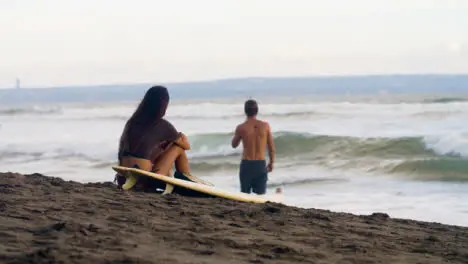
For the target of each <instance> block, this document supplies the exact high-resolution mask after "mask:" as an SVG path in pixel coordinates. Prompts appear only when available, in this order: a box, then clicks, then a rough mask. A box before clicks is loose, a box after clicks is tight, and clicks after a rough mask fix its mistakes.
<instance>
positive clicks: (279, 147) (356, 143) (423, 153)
mask: <svg viewBox="0 0 468 264" xmlns="http://www.w3.org/2000/svg"><path fill="white" fill-rule="evenodd" d="M232 136H233V133H210V134H198V135H189V139H190V141H191V145H192V149H191V150H190V151H189V152H188V155H189V158H190V166H191V168H192V170H193V171H195V172H196V173H201V174H204V173H211V172H216V171H223V170H224V171H230V173H232V172H233V171H237V170H238V166H239V161H240V155H241V151H242V149H241V147H240V148H237V149H233V148H232V147H231V145H230V141H231V138H232ZM273 136H274V142H275V145H276V155H277V166H276V167H277V168H279V169H286V170H288V168H289V167H290V166H293V167H307V166H311V165H312V166H322V167H326V168H332V169H341V170H348V169H358V170H361V171H366V170H367V171H376V170H378V171H382V172H383V173H390V174H405V175H408V177H413V178H415V179H436V180H451V181H455V180H458V181H468V177H467V176H466V175H467V174H466V172H467V171H468V160H467V159H466V158H465V157H467V154H468V152H467V150H468V143H466V142H465V143H466V144H465V145H463V142H464V141H463V140H464V138H459V137H455V136H453V135H446V136H445V137H432V138H431V137H402V138H356V137H344V136H327V135H313V134H308V133H293V132H276V133H274V134H273ZM38 150H39V149H32V150H31V151H21V148H19V147H15V148H9V149H4V150H0V161H1V162H5V163H25V162H34V161H42V160H53V161H54V162H56V161H60V162H63V163H67V162H72V163H73V164H76V162H79V163H78V164H81V165H80V166H88V167H92V168H98V169H104V168H110V166H112V165H115V164H116V158H117V157H116V153H114V152H112V151H110V150H109V151H105V150H103V151H99V152H96V150H95V149H93V150H91V149H88V148H77V146H75V148H73V147H71V146H70V148H69V149H67V148H57V149H49V150H43V151H38ZM389 162H390V163H389ZM306 180H308V179H306ZM281 184H295V183H286V182H284V183H281Z"/></svg>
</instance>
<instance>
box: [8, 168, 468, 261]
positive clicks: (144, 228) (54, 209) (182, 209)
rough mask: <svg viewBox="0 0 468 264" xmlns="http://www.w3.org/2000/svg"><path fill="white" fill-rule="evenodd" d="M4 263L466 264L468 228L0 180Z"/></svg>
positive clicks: (52, 181) (19, 178)
mask: <svg viewBox="0 0 468 264" xmlns="http://www.w3.org/2000/svg"><path fill="white" fill-rule="evenodd" d="M0 241H1V243H0V263H342V264H344V263H468V228H466V227H457V226H449V225H442V224H437V223H427V222H420V221H412V220H403V219H392V218H389V217H388V216H387V215H386V214H384V213H375V214H373V215H368V216H357V215H352V214H346V213H335V212H330V211H326V210H315V209H300V208H295V207H288V206H284V205H279V204H270V203H269V204H263V205H256V204H247V203H239V202H234V201H228V200H223V199H214V198H205V199H194V198H184V197H179V196H174V195H171V196H164V197H163V196H160V195H156V194H146V193H135V192H131V193H129V192H126V193H124V192H122V191H119V190H117V189H116V188H115V185H113V184H112V183H99V184H80V183H76V182H69V181H63V180H61V179H58V178H52V177H45V176H42V175H40V174H33V175H21V174H12V173H3V174H0Z"/></svg>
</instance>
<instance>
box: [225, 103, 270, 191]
mask: <svg viewBox="0 0 468 264" xmlns="http://www.w3.org/2000/svg"><path fill="white" fill-rule="evenodd" d="M244 112H245V114H246V116H247V120H245V122H243V123H242V124H239V125H238V126H237V127H236V131H235V133H234V137H233V138H232V142H231V144H232V147H233V148H237V147H238V146H239V144H240V142H241V141H242V146H243V148H244V149H243V153H242V161H241V164H240V172H239V179H240V185H241V192H243V193H250V192H251V191H253V192H254V193H256V194H265V193H266V183H267V180H268V173H269V172H271V171H272V170H273V164H274V162H275V145H274V143H273V136H272V134H271V130H270V125H269V124H268V123H267V122H264V121H262V120H258V119H257V113H258V105H257V102H256V101H255V100H247V101H246V102H245V105H244ZM267 147H268V155H269V157H270V162H269V163H268V165H266V162H265V150H266V148H267Z"/></svg>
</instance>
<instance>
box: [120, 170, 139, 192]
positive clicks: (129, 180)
mask: <svg viewBox="0 0 468 264" xmlns="http://www.w3.org/2000/svg"><path fill="white" fill-rule="evenodd" d="M129 174H130V175H128V177H126V178H127V179H126V181H125V184H124V185H122V189H124V190H126V191H127V190H130V189H131V188H132V187H133V186H135V184H136V183H137V177H135V175H133V174H132V173H129Z"/></svg>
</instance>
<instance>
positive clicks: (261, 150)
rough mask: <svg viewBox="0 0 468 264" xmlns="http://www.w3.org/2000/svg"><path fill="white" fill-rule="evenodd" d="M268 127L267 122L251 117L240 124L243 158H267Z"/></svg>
mask: <svg viewBox="0 0 468 264" xmlns="http://www.w3.org/2000/svg"><path fill="white" fill-rule="evenodd" d="M268 128H269V127H268V124H267V123H266V122H263V121H261V120H257V119H249V120H247V121H245V122H244V123H242V124H240V125H239V134H240V136H241V140H242V146H243V148H244V150H243V153H242V159H244V160H265V150H266V145H267V138H268Z"/></svg>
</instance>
